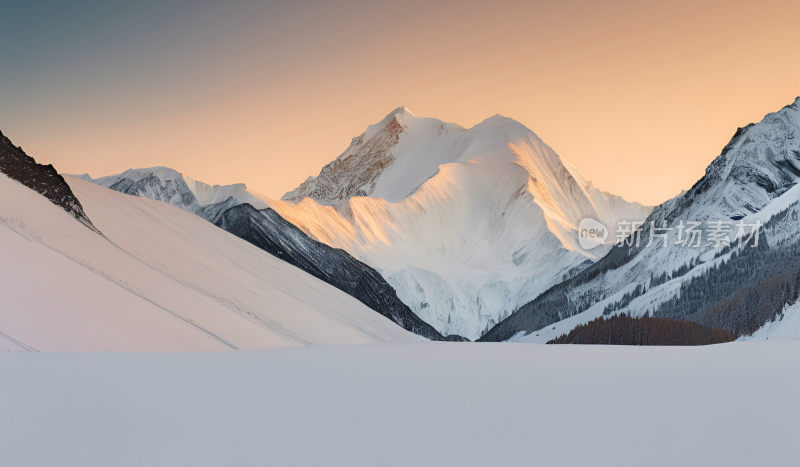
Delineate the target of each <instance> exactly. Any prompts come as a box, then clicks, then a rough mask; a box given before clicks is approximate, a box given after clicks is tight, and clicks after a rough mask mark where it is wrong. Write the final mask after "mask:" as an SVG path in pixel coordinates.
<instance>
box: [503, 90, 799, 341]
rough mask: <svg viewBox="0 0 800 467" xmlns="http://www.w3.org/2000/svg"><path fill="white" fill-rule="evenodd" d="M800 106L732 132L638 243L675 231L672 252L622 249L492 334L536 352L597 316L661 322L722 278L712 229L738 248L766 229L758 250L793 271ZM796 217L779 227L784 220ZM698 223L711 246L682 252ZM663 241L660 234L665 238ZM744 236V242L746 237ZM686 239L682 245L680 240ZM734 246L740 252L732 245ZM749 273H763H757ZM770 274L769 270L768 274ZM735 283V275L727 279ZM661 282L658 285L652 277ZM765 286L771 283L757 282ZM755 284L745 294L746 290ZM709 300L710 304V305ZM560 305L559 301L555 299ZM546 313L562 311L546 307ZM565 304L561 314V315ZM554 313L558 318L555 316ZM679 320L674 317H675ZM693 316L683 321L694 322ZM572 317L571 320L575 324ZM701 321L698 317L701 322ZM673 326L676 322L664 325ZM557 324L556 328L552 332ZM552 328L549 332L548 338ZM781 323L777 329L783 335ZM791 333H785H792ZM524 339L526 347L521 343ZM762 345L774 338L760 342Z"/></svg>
mask: <svg viewBox="0 0 800 467" xmlns="http://www.w3.org/2000/svg"><path fill="white" fill-rule="evenodd" d="M798 181H800V98H798V99H797V100H795V102H794V103H793V104H791V105H789V106H786V107H784V108H783V109H781V110H780V111H778V112H775V113H771V114H769V115H767V116H765V117H764V119H763V120H762V121H761V122H759V123H757V124H750V125H748V126H746V127H744V128H740V129H739V130H737V131H736V133H735V135H734V136H733V138H732V140H731V141H730V143H729V144H728V145H727V146H726V147H725V148H724V149H723V150H722V152H721V154H720V155H719V156H718V157H717V158H716V159H715V160H714V161H713V162H712V163H711V164H710V165H709V167H708V169H707V170H706V174H705V175H704V176H703V177H702V178H701V179H700V180H699V181H698V182H697V183H696V184H695V185H694V186H693V187H692V188H691V189H689V190H688V191H686V192H685V193H683V194H681V195H679V196H677V197H675V198H673V199H671V200H669V201H667V202H666V203H664V204H662V205H661V206H658V207H657V208H656V209H655V210H654V211H653V213H652V214H651V215H650V216H649V217H648V219H647V220H646V222H645V226H644V227H643V229H642V231H641V234H640V236H641V243H642V244H643V245H644V244H646V243H649V239H650V234H651V233H655V232H651V229H650V222H651V221H652V222H654V223H655V225H656V226H658V227H661V226H666V227H667V228H668V229H670V230H669V231H668V232H667V234H668V237H667V240H666V245H667V247H666V248H665V247H663V245H664V241H663V240H662V239H657V240H655V242H654V245H655V246H650V247H640V248H625V247H622V248H619V249H617V250H615V251H614V252H612V253H611V254H610V255H609V256H607V257H605V258H603V259H602V260H600V261H599V262H597V263H596V264H595V265H593V266H592V267H590V268H588V269H587V270H586V271H585V274H583V275H579V276H577V277H575V278H574V279H573V280H570V281H568V282H565V283H564V284H562V287H560V288H559V290H553V291H552V293H551V294H549V295H548V296H542V297H539V298H537V300H535V301H534V302H532V303H530V304H526V305H525V306H524V307H522V308H521V309H520V310H519V312H518V313H517V316H513V317H511V318H509V320H508V321H507V322H505V323H501V325H499V326H497V328H496V329H493V330H492V332H490V333H489V335H490V336H491V339H492V340H497V339H500V340H506V339H509V338H515V339H524V340H530V341H534V342H540V341H546V340H549V339H552V338H554V337H557V336H558V335H560V334H564V333H566V332H569V330H571V329H572V328H573V327H575V326H576V325H578V324H582V323H585V322H588V321H591V320H592V319H594V318H596V317H598V316H601V315H602V314H603V312H604V311H606V310H609V307H610V310H609V311H610V312H613V313H627V314H631V315H634V316H636V315H642V314H644V313H647V312H650V313H654V312H659V311H660V312H663V311H664V308H663V306H662V305H663V304H665V303H668V302H669V301H670V300H672V299H674V298H676V297H679V296H680V295H681V288H682V286H684V285H686V284H689V283H690V281H692V280H693V279H695V278H702V277H710V278H711V279H709V281H710V282H711V283H712V286H713V283H714V279H713V277H714V275H715V274H716V275H719V276H723V274H721V273H713V272H710V271H712V268H714V267H717V268H724V262H725V261H727V260H729V259H730V257H731V255H730V253H727V254H726V253H725V252H724V251H721V250H723V248H724V247H723V246H721V245H719V244H715V243H713V242H709V241H708V240H709V237H708V232H709V231H710V230H711V229H712V226H711V225H710V224H709V222H716V221H723V222H728V223H729V230H728V231H727V237H728V238H730V239H732V240H733V239H735V238H736V236H737V234H738V233H739V232H738V227H736V226H737V225H738V224H739V223H742V224H744V225H753V224H755V223H757V222H760V223H761V224H764V225H766V224H767V223H768V222H770V220H771V219H773V218H774V219H775V220H773V221H772V222H771V223H770V224H769V225H768V226H767V228H765V229H762V231H761V235H760V238H761V241H762V242H763V244H765V245H767V244H768V245H769V248H770V249H771V250H772V251H779V252H784V253H785V255H784V257H785V259H786V261H787V264H786V265H787V266H788V265H789V264H788V262H789V261H790V260H791V258H793V257H794V255H795V254H796V251H795V248H796V246H797V242H798V241H800V236H798V232H797V216H798V215H800V203H798V201H799V200H800V191H798V190H800V185H799V184H798ZM787 210H789V211H794V212H790V214H791V215H790V216H784V217H780V216H778V217H776V215H778V214H779V213H781V212H783V211H787ZM692 221H694V222H702V223H703V225H702V226H701V228H702V229H703V230H704V232H705V234H706V236H705V237H703V241H702V242H701V244H700V245H699V247H687V246H685V245H683V244H681V238H680V237H679V236H680V232H681V230H680V225H681V223H684V225H688V222H692ZM661 232H662V233H663V231H661ZM744 233H745V234H747V233H748V232H747V231H745V232H744ZM685 239H686V236H684V240H685ZM734 243H736V242H734ZM750 267H751V268H755V267H760V266H759V265H755V264H753V265H751V266H750ZM763 269H764V271H767V269H768V268H763ZM729 274H733V273H731V272H729ZM659 276H661V277H662V279H661V280H658V281H654V280H653V278H654V277H659ZM760 279H768V278H767V277H761V278H760ZM752 285H753V284H750V283H748V284H744V283H742V284H741V287H745V286H752ZM637 286H640V287H642V288H643V290H644V293H641V294H640V295H637V296H634V297H633V299H632V300H629V303H627V304H625V303H623V304H622V305H615V303H619V302H624V301H625V300H623V298H624V296H625V294H635V289H636V288H637ZM708 292H709V291H704V292H703V293H704V294H708V295H711V294H710V293H708ZM558 295H562V296H563V301H560V300H561V299H559V298H558V297H557V296H558ZM550 303H555V304H558V306H556V307H550V306H549V304H550ZM562 304H563V306H562ZM550 308H552V309H550ZM673 311H675V310H673ZM698 311H703V310H695V311H692V312H691V313H690V312H689V311H688V310H683V312H684V313H686V315H681V316H675V317H680V318H681V319H686V318H688V319H694V318H693V317H692V316H691V315H692V314H693V313H696V312H698ZM573 315H574V316H573ZM698 315H699V314H698ZM666 317H671V316H666ZM559 320H563V321H560V322H559V323H557V324H555V325H553V326H550V325H551V324H552V323H554V322H556V321H559ZM544 326H547V328H546V329H543V327H544ZM779 327H780V323H777V324H775V325H774V326H773V327H772V328H771V329H777V328H779ZM786 332H788V331H786ZM525 335H527V337H523V336H525ZM758 335H768V333H766V332H763V333H759V334H758Z"/></svg>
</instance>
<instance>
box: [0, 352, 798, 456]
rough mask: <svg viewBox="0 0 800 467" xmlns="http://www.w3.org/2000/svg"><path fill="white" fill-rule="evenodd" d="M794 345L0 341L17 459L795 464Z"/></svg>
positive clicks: (9, 444) (2, 388)
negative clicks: (61, 349)
mask: <svg viewBox="0 0 800 467" xmlns="http://www.w3.org/2000/svg"><path fill="white" fill-rule="evenodd" d="M798 357H800V341H759V342H735V343H731V344H723V345H716V346H708V347H682V348H677V347H673V348H664V347H660V348H655V347H648V348H642V347H608V346H569V345H565V346H544V345H536V344H453V343H423V344H411V345H392V344H390V345H361V346H338V347H302V348H291V349H275V350H268V351H253V352H225V353H180V354H158V353H117V354H113V353H90V354H81V353H78V354H37V353H22V352H5V353H1V352H0V374H2V375H3V384H2V385H0V411H2V413H3V417H4V420H5V423H2V424H0V453H2V459H1V460H0V463H2V464H3V465H9V466H16V467H43V466H53V465H58V466H62V467H94V466H98V467H100V466H103V467H104V466H109V465H113V466H117V467H126V466H140V465H147V466H153V467H158V466H165V467H166V466H169V467H172V466H180V465H191V466H195V467H202V466H221V465H235V466H237V467H247V466H264V465H274V466H314V467H316V466H347V467H359V466H368V467H374V466H377V465H380V466H385V467H389V466H403V467H406V466H412V465H423V466H427V465H438V466H501V465H542V466H589V465H590V466H615V467H620V466H621V467H625V466H636V467H639V466H642V465H646V466H652V467H657V466H669V467H673V466H678V465H679V466H703V467H705V466H709V465H724V466H754V465H764V466H794V465H796V463H797V452H796V451H797V450H796V430H795V429H794V428H795V426H796V422H797V420H798V418H800V404H798V403H797V397H798V395H797V387H798V385H800V366H799V365H797V359H798Z"/></svg>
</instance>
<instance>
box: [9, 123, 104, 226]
mask: <svg viewBox="0 0 800 467" xmlns="http://www.w3.org/2000/svg"><path fill="white" fill-rule="evenodd" d="M0 172H3V173H4V174H6V175H7V176H9V177H10V178H12V179H14V180H16V181H18V182H19V183H22V184H23V185H25V186H27V187H28V188H30V189H32V190H34V191H36V192H38V193H40V194H41V195H42V196H44V197H45V198H47V199H49V200H50V201H51V202H52V203H53V204H55V205H57V206H60V207H61V208H63V209H64V210H65V211H67V212H68V213H70V214H71V215H72V216H73V217H74V218H75V219H77V220H78V221H79V222H80V223H82V224H84V225H85V226H86V227H89V228H90V229H92V230H94V231H95V232H98V233H99V232H100V231H99V230H98V229H97V228H96V227H95V226H94V224H92V221H91V220H89V217H88V216H87V215H86V213H85V212H83V206H81V202H80V201H78V198H76V197H75V194H74V193H72V190H71V189H70V187H69V185H67V182H65V181H64V177H62V176H61V175H59V173H58V172H57V171H56V169H55V168H54V167H53V166H52V165H49V164H48V165H42V164H37V163H36V161H35V160H34V159H33V158H32V157H30V156H28V155H27V154H25V151H23V150H22V148H21V147H18V146H15V145H14V144H13V143H12V142H11V140H10V139H8V138H7V137H6V136H4V135H3V133H2V132H0Z"/></svg>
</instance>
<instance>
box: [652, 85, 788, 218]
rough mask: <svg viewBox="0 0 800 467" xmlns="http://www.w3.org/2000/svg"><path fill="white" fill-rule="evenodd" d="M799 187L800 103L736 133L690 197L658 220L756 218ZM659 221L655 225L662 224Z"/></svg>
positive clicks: (667, 206) (671, 206) (673, 202)
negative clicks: (777, 200) (791, 190)
mask: <svg viewBox="0 0 800 467" xmlns="http://www.w3.org/2000/svg"><path fill="white" fill-rule="evenodd" d="M798 181H800V98H798V99H796V100H795V101H794V103H792V104H790V105H787V106H786V107H783V108H782V109H781V110H779V111H777V112H773V113H770V114H767V115H766V116H765V117H764V118H763V119H762V120H761V122H759V123H751V124H749V125H747V126H745V127H742V128H739V129H737V130H736V133H735V134H734V135H733V137H732V138H731V140H730V142H729V143H728V144H727V145H726V146H725V148H724V149H723V150H722V152H721V153H720V155H719V156H717V158H716V159H714V161H712V162H711V164H710V165H709V166H708V168H707V169H706V173H705V175H704V176H703V178H701V179H700V180H699V181H698V182H697V183H696V184H695V185H694V186H693V187H692V188H691V189H690V190H689V191H688V192H686V193H685V194H684V195H682V196H679V197H678V198H675V199H673V200H670V202H669V203H668V204H665V205H664V206H663V207H662V209H661V210H660V211H659V212H656V213H654V214H658V215H659V216H660V219H661V218H663V219H664V220H667V221H669V222H672V221H674V220H675V219H677V218H679V217H686V216H691V217H693V220H699V221H703V220H706V219H711V218H712V217H715V218H717V219H725V218H731V219H740V218H742V217H744V216H747V215H750V214H753V213H755V212H758V211H759V210H760V209H761V208H763V207H764V206H766V205H767V204H768V203H769V202H770V201H771V200H773V199H775V198H777V197H778V196H780V195H782V194H783V193H785V192H786V191H788V190H789V189H790V188H791V187H793V186H794V185H796V184H797V183H798ZM660 219H659V220H660Z"/></svg>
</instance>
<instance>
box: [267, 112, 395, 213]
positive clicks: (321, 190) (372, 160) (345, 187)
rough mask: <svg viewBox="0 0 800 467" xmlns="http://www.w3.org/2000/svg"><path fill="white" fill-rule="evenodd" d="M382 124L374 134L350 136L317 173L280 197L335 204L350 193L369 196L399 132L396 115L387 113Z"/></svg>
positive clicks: (351, 195) (287, 199)
mask: <svg viewBox="0 0 800 467" xmlns="http://www.w3.org/2000/svg"><path fill="white" fill-rule="evenodd" d="M384 128H385V130H384V131H380V132H378V133H376V134H374V135H370V136H368V135H367V133H366V132H365V133H362V134H361V135H360V136H358V137H357V138H353V141H352V142H351V143H350V146H349V147H348V148H347V149H346V150H345V152H344V153H342V155H340V156H339V157H337V158H336V159H335V160H334V161H333V162H331V163H329V164H327V165H326V166H325V167H323V168H322V171H320V173H319V176H317V177H309V178H308V179H307V180H306V181H305V182H303V183H302V184H301V185H300V186H298V187H297V188H295V189H294V190H292V191H290V192H288V193H286V194H285V195H283V197H282V199H283V200H285V201H294V202H298V201H300V200H302V199H303V198H312V199H314V200H315V201H316V202H318V203H320V204H322V205H325V206H336V205H339V204H340V203H341V202H342V201H346V200H348V199H350V198H351V197H353V196H369V195H370V194H371V193H372V191H373V190H374V189H375V181H376V179H377V178H378V176H379V175H380V174H381V173H382V172H383V170H384V169H385V168H387V167H389V166H390V165H391V164H392V162H393V161H394V156H393V155H392V152H391V150H392V147H393V146H394V145H395V144H397V142H398V140H399V138H400V133H402V132H403V125H402V124H401V123H400V122H399V121H398V119H397V117H396V116H391V119H390V120H389V122H388V123H386V125H385V127H384Z"/></svg>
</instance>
